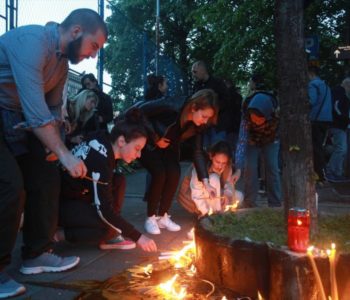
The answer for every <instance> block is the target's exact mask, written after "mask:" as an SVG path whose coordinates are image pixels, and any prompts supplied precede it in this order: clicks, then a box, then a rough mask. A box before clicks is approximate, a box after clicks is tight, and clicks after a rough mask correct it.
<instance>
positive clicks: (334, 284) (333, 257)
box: [327, 243, 339, 300]
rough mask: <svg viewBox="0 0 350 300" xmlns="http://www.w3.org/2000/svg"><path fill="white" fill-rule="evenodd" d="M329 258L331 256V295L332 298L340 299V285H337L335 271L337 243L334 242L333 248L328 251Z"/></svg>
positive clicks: (334, 299)
mask: <svg viewBox="0 0 350 300" xmlns="http://www.w3.org/2000/svg"><path fill="white" fill-rule="evenodd" d="M327 253H328V258H329V266H330V277H331V295H332V300H338V299H339V298H338V287H337V278H336V273H335V263H336V250H335V244H334V243H332V248H331V250H330V251H329V252H328V251H327Z"/></svg>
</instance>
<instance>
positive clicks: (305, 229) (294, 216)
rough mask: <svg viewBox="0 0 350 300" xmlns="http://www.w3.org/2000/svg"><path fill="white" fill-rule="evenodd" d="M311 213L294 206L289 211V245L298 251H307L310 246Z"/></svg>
mask: <svg viewBox="0 0 350 300" xmlns="http://www.w3.org/2000/svg"><path fill="white" fill-rule="evenodd" d="M309 229H310V214H309V211H308V210H306V209H303V208H298V207H294V208H291V209H290V210H289V213H288V247H289V249H291V250H293V251H296V252H306V250H307V247H308V246H309V231H310V230H309Z"/></svg>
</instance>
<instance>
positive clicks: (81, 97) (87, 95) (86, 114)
mask: <svg viewBox="0 0 350 300" xmlns="http://www.w3.org/2000/svg"><path fill="white" fill-rule="evenodd" d="M91 98H93V99H94V100H95V102H96V106H97V104H98V97H97V95H96V94H95V93H94V92H93V91H91V90H83V91H81V92H80V93H79V94H77V95H76V96H74V97H73V98H72V99H70V100H69V105H68V115H69V118H70V121H71V122H72V124H73V125H77V124H78V122H79V121H81V122H82V126H85V124H86V122H87V121H88V120H89V119H90V118H91V117H92V116H93V114H94V113H95V109H91V110H89V111H88V110H86V109H85V104H86V101H87V100H88V99H91Z"/></svg>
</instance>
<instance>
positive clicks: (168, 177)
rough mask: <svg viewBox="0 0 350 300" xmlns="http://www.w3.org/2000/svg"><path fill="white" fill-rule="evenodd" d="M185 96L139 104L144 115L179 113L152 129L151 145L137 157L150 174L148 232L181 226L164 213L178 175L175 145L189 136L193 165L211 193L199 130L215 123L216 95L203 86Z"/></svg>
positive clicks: (200, 131) (211, 188)
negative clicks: (192, 152)
mask: <svg viewBox="0 0 350 300" xmlns="http://www.w3.org/2000/svg"><path fill="white" fill-rule="evenodd" d="M185 99H186V97H182V98H181V99H180V98H177V99H174V98H170V97H166V98H162V99H159V100H153V101H150V102H146V103H143V104H142V105H140V106H139V107H140V109H141V110H143V111H144V113H145V115H146V116H147V117H148V118H154V117H156V116H157V115H159V114H162V113H164V112H165V111H177V112H179V113H178V115H177V118H176V119H175V120H174V122H173V123H172V124H171V125H169V126H167V127H165V128H157V129H155V130H156V136H157V137H156V140H155V142H154V143H153V144H151V143H148V145H147V146H146V147H145V148H144V149H143V151H142V156H141V159H140V161H141V163H142V165H143V166H144V167H145V168H146V169H147V171H149V172H150V173H151V176H152V180H151V184H150V189H149V197H148V202H147V219H146V222H145V229H146V231H147V232H148V233H151V234H160V229H159V228H166V229H168V230H170V231H178V230H180V229H181V227H180V226H179V225H177V224H176V223H174V222H173V221H172V220H171V219H170V216H169V215H168V212H169V209H170V207H171V202H172V200H173V197H174V194H175V191H176V189H177V185H178V182H179V178H180V163H179V154H180V153H179V146H180V143H181V142H183V141H185V140H187V139H189V138H190V137H195V152H194V164H195V167H196V170H197V174H198V178H199V180H201V181H202V182H203V184H204V185H205V187H206V189H207V190H208V192H209V194H213V193H215V189H214V188H213V187H212V186H210V184H209V180H208V178H209V176H208V171H207V168H206V159H205V153H204V151H203V146H202V133H203V130H204V129H205V127H206V125H207V126H210V125H212V124H215V122H216V118H217V104H216V94H215V93H214V91H212V90H209V89H204V90H200V91H198V92H197V93H195V94H194V95H193V96H192V97H190V98H189V99H186V101H185ZM181 103H182V105H181Z"/></svg>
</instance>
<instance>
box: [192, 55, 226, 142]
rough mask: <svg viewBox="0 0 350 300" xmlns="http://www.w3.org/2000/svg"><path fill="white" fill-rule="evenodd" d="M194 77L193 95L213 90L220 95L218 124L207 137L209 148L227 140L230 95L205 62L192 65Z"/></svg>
mask: <svg viewBox="0 0 350 300" xmlns="http://www.w3.org/2000/svg"><path fill="white" fill-rule="evenodd" d="M192 77H193V79H194V81H195V82H194V85H193V93H195V92H197V91H199V90H202V89H212V90H213V91H214V92H215V93H216V94H217V95H218V107H219V114H218V122H217V124H216V125H215V126H212V127H211V128H209V129H208V132H207V133H206V135H205V141H204V144H205V147H207V148H209V147H210V146H211V145H213V144H214V143H216V142H218V141H220V140H226V138H227V132H228V131H229V129H230V127H231V122H232V121H231V120H232V116H231V115H230V112H229V95H228V90H227V87H226V85H225V83H224V81H223V80H220V79H218V78H215V77H214V76H212V75H210V74H209V71H208V67H207V65H206V64H205V62H204V61H196V62H195V63H194V64H193V65H192Z"/></svg>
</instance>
